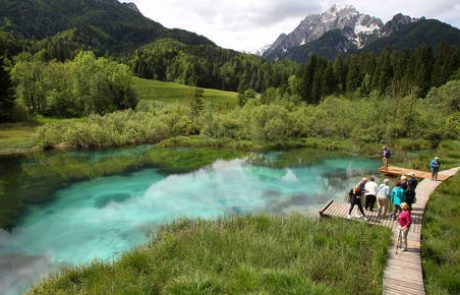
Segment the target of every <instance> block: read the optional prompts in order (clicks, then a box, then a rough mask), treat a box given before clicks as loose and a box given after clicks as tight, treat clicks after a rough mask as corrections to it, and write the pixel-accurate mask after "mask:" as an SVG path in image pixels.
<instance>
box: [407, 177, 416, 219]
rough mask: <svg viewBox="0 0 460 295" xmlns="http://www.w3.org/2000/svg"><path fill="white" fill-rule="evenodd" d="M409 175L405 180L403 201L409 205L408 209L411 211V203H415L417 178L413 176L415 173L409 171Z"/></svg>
mask: <svg viewBox="0 0 460 295" xmlns="http://www.w3.org/2000/svg"><path fill="white" fill-rule="evenodd" d="M408 175H409V177H410V178H409V181H407V190H406V199H405V202H406V203H407V205H409V210H410V211H412V204H413V203H415V200H416V198H415V197H416V196H415V188H416V187H417V184H418V182H417V179H416V178H415V173H414V172H411V173H409V174H408Z"/></svg>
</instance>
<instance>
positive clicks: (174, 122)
mask: <svg viewBox="0 0 460 295" xmlns="http://www.w3.org/2000/svg"><path fill="white" fill-rule="evenodd" d="M457 86H458V85H457ZM457 86H456V84H455V83H454V82H452V84H449V85H448V86H446V88H447V89H451V88H452V87H453V89H456V88H455V87H457ZM459 87H460V86H459ZM443 92H444V90H443V89H441V90H436V91H435V90H434V91H433V93H430V95H429V98H427V99H426V100H425V101H420V100H417V99H414V98H413V97H404V98H396V99H391V98H386V99H382V98H369V99H367V100H349V99H344V98H338V97H328V98H327V99H324V100H323V101H322V102H321V103H320V104H318V105H316V106H313V105H305V104H295V103H293V102H292V101H291V100H290V99H291V98H290V97H278V96H276V95H277V92H276V91H275V92H273V93H271V92H270V91H267V92H266V93H264V94H263V95H262V96H261V98H260V100H258V99H257V100H251V101H250V103H246V104H245V106H244V107H242V108H234V109H231V110H221V111H216V110H215V109H213V108H206V109H204V110H201V107H199V105H200V104H196V105H195V104H193V103H192V104H191V106H190V107H189V108H187V107H185V106H184V105H180V104H167V105H162V106H160V105H158V106H156V107H155V108H153V109H150V110H149V111H148V112H137V113H136V112H133V111H127V112H118V113H114V114H108V115H106V116H102V117H101V116H91V117H90V118H88V119H85V120H82V121H78V122H70V123H60V122H58V123H56V124H50V125H47V126H44V127H41V128H40V129H39V131H38V139H39V144H40V145H41V146H42V147H45V148H49V147H70V148H82V147H83V148H89V147H110V146H121V145H129V144H139V143H157V142H160V141H162V140H165V139H171V138H174V137H177V136H186V135H201V136H204V137H208V138H210V139H212V140H215V141H214V142H212V143H211V145H212V146H214V145H215V144H221V143H223V142H225V141H232V140H233V141H254V142H257V141H260V142H262V143H265V145H266V146H268V145H273V144H274V145H278V146H285V145H286V144H287V145H289V144H288V143H286V144H285V143H284V142H286V141H290V140H299V139H302V138H310V137H314V138H336V139H342V140H344V139H347V140H350V141H351V143H350V144H351V145H355V144H359V145H362V144H364V143H379V142H385V143H389V144H390V143H392V142H393V141H395V140H398V139H404V138H407V139H410V140H409V141H407V142H405V143H401V144H400V145H401V147H402V149H404V150H417V149H419V148H422V147H426V146H430V145H432V144H433V145H434V146H436V145H437V144H438V143H439V141H441V140H443V139H451V138H457V137H458V134H459V133H458V132H459V130H457V128H455V125H453V124H449V122H448V121H447V120H446V118H447V117H448V116H450V114H451V113H450V111H449V110H448V109H445V108H444V107H443V106H444V105H443V103H438V102H437V101H438V100H437V98H436V97H437V95H438V94H437V93H443ZM272 96H273V97H272ZM268 100H274V101H273V102H272V103H270V104H262V103H261V102H265V101H268ZM442 101H444V100H442ZM191 102H192V101H191ZM193 108H195V109H193ZM434 112H436V113H437V115H436V116H433V113H434ZM190 114H193V116H190ZM210 142H211V141H210ZM427 142H428V143H427ZM395 143H396V142H395ZM300 146H305V145H304V144H303V143H301V144H300Z"/></svg>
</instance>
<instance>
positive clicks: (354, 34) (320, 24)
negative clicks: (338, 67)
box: [263, 5, 417, 60]
mask: <svg viewBox="0 0 460 295" xmlns="http://www.w3.org/2000/svg"><path fill="white" fill-rule="evenodd" d="M414 21H417V20H416V19H414V18H411V17H409V16H405V15H402V14H398V15H396V16H395V17H394V18H393V19H392V20H391V21H389V22H388V23H387V24H385V25H384V24H383V22H382V21H381V20H380V19H379V18H376V17H373V16H370V15H367V14H362V13H360V12H358V11H357V10H356V8H354V7H353V6H351V5H344V6H339V5H333V6H332V7H331V8H330V9H328V10H327V11H325V12H324V13H322V14H313V15H309V16H307V17H306V18H305V19H304V20H303V21H302V22H301V23H300V24H299V25H298V26H297V28H295V30H294V31H292V32H291V33H289V34H287V35H286V34H281V35H280V36H279V37H278V39H277V40H276V41H275V42H274V43H273V44H272V45H271V46H269V47H268V48H267V49H266V50H265V51H264V52H263V56H265V57H267V58H270V59H273V60H278V59H280V58H283V57H285V56H289V53H290V51H291V50H292V49H293V48H296V47H299V46H304V45H306V44H309V43H311V42H313V41H315V40H318V39H320V38H321V37H322V36H324V34H326V33H328V32H331V31H340V32H341V34H342V36H340V37H341V38H337V46H335V47H337V52H338V53H339V52H341V53H343V52H347V51H348V50H355V49H361V48H363V47H364V46H366V45H368V44H370V43H372V42H373V41H375V40H377V39H379V38H381V37H384V36H387V35H389V34H391V33H392V32H394V31H396V30H399V28H400V27H401V26H402V25H404V24H408V23H411V22H414ZM342 37H345V39H346V40H347V41H348V42H343V41H344V39H343V38H342ZM328 42H329V43H328V44H330V43H331V40H330V39H329V40H328ZM339 43H340V44H339ZM329 46H330V45H329Z"/></svg>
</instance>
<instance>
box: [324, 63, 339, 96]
mask: <svg viewBox="0 0 460 295" xmlns="http://www.w3.org/2000/svg"><path fill="white" fill-rule="evenodd" d="M336 91H337V80H336V78H335V75H334V69H333V66H332V63H331V62H328V63H327V66H326V69H325V70H324V72H323V78H322V90H321V92H322V94H323V95H324V96H327V95H331V94H333V93H335V92H336Z"/></svg>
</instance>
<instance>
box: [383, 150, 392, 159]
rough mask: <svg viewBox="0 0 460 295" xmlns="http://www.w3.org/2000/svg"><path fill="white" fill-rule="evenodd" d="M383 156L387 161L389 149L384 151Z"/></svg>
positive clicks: (389, 154) (389, 156)
mask: <svg viewBox="0 0 460 295" xmlns="http://www.w3.org/2000/svg"><path fill="white" fill-rule="evenodd" d="M383 156H384V157H385V158H387V159H389V158H391V151H390V149H386V150H385V152H384V154H383Z"/></svg>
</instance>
